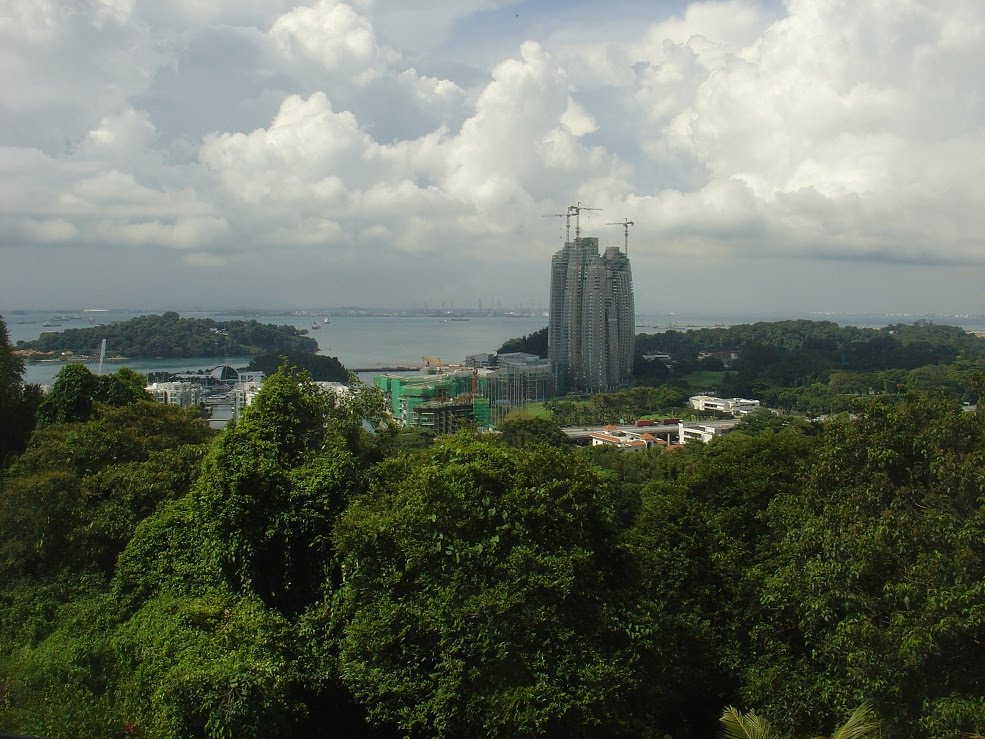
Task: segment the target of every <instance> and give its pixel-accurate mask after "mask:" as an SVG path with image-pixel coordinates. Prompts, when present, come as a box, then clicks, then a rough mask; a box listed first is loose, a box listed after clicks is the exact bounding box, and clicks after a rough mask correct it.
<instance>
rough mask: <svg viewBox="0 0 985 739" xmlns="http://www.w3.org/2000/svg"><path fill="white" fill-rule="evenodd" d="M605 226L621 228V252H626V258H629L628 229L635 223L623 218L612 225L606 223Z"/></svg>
mask: <svg viewBox="0 0 985 739" xmlns="http://www.w3.org/2000/svg"><path fill="white" fill-rule="evenodd" d="M605 225H606V226H622V229H623V250H624V251H625V252H626V256H629V227H630V226H635V225H636V222H635V221H631V220H629V219H628V218H623V219H622V220H621V221H613V222H612V223H606V224H605Z"/></svg>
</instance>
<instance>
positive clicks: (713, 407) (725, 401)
mask: <svg viewBox="0 0 985 739" xmlns="http://www.w3.org/2000/svg"><path fill="white" fill-rule="evenodd" d="M688 402H689V403H690V404H691V407H692V408H694V409H695V410H697V411H718V412H720V413H731V414H732V415H733V416H738V415H745V414H747V413H751V412H752V411H755V410H756V409H757V408H759V401H758V400H750V399H748V398H716V397H714V396H713V395H692V396H691V398H690V399H689V401H688Z"/></svg>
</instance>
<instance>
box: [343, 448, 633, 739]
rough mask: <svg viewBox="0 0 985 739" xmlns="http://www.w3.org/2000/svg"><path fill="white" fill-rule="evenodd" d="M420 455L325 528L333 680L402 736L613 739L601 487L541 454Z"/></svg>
mask: <svg viewBox="0 0 985 739" xmlns="http://www.w3.org/2000/svg"><path fill="white" fill-rule="evenodd" d="M425 454H426V456H424V457H421V456H419V455H415V456H414V457H413V458H411V457H398V458H395V459H393V460H389V461H387V462H385V463H384V464H383V465H382V467H381V469H380V470H379V472H378V474H376V475H375V476H374V477H375V481H374V483H373V484H372V485H371V487H370V490H369V491H368V493H366V494H365V495H363V496H362V497H360V498H358V499H357V500H355V501H354V502H353V504H352V505H351V506H350V507H349V509H348V510H347V511H346V513H345V514H344V515H343V517H342V519H341V521H340V523H339V524H338V526H337V528H336V540H337V546H338V547H339V549H340V552H341V553H342V555H343V557H344V564H345V572H346V578H345V581H344V584H343V593H344V603H345V608H346V620H347V627H346V630H345V636H344V639H343V642H342V651H341V661H340V674H341V677H342V679H343V681H344V682H345V683H346V684H347V685H348V686H349V687H350V688H351V689H352V691H353V692H354V694H355V695H356V696H357V697H358V698H359V700H360V701H361V702H362V703H363V704H364V705H365V706H366V708H367V710H368V712H369V715H370V717H371V718H372V719H373V720H374V721H375V722H378V723H382V722H392V723H394V724H397V725H398V726H399V727H400V729H401V730H402V731H405V732H410V733H414V734H425V735H430V736H530V735H544V734H552V735H553V734H564V735H595V734H598V733H618V732H619V729H620V727H623V728H625V727H624V724H623V722H624V721H625V722H627V723H628V722H629V721H630V718H631V717H630V716H629V715H627V714H626V713H624V711H623V710H621V709H622V708H623V707H624V705H623V701H624V700H625V695H626V693H627V692H628V689H629V686H630V685H631V684H632V681H633V675H632V670H631V663H630V657H629V655H628V651H629V650H628V647H629V643H628V640H627V635H626V632H625V630H624V626H623V625H622V624H621V623H620V620H619V617H618V612H619V611H618V606H617V603H618V600H619V598H618V593H619V590H620V588H621V586H622V585H623V584H624V582H623V580H624V577H625V574H624V573H625V571H626V570H625V567H624V563H623V562H622V560H621V557H620V555H619V553H618V550H617V547H616V546H615V544H616V542H615V537H614V530H613V527H612V523H611V521H612V514H611V510H610V508H611V505H610V503H609V502H608V501H609V495H610V493H609V492H608V491H607V490H606V485H605V483H604V482H603V481H602V480H601V479H600V478H599V477H598V476H597V475H596V474H595V473H593V472H592V470H591V469H590V468H588V467H587V466H585V465H584V464H583V463H580V462H578V461H577V460H572V459H571V458H570V457H568V456H567V455H563V454H562V453H560V452H558V451H554V450H551V449H550V448H549V447H544V446H538V447H536V448H525V449H520V450H507V449H505V448H504V447H502V446H500V445H497V444H494V443H492V442H489V441H480V440H478V439H475V438H472V437H470V436H467V435H458V436H454V437H447V438H444V439H441V440H439V441H438V442H437V443H436V444H435V446H434V447H432V448H431V449H430V450H426V451H425Z"/></svg>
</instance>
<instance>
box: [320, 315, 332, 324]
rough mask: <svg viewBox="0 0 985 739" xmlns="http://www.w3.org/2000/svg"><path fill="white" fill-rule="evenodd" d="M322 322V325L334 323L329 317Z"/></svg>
mask: <svg viewBox="0 0 985 739" xmlns="http://www.w3.org/2000/svg"><path fill="white" fill-rule="evenodd" d="M321 322H322V323H331V322H332V319H331V318H329V317H328V316H326V317H325V318H323V319H321Z"/></svg>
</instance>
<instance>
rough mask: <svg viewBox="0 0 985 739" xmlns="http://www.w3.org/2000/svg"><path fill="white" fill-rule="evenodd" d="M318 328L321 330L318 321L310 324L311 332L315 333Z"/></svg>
mask: <svg viewBox="0 0 985 739" xmlns="http://www.w3.org/2000/svg"><path fill="white" fill-rule="evenodd" d="M320 328H321V324H320V323H318V321H315V322H314V323H313V324H311V330H312V331H317V330H318V329H320Z"/></svg>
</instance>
